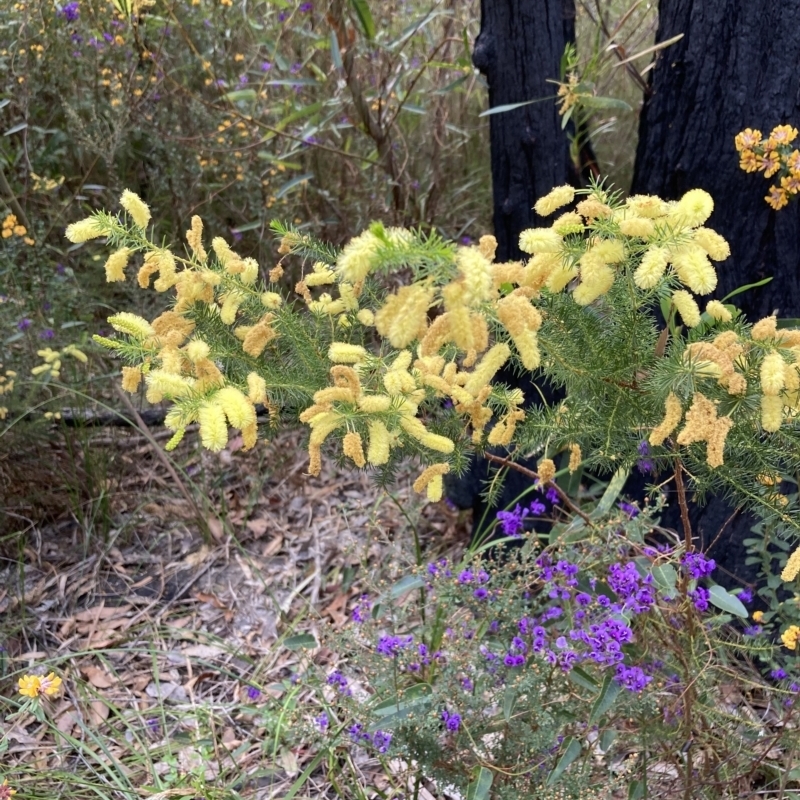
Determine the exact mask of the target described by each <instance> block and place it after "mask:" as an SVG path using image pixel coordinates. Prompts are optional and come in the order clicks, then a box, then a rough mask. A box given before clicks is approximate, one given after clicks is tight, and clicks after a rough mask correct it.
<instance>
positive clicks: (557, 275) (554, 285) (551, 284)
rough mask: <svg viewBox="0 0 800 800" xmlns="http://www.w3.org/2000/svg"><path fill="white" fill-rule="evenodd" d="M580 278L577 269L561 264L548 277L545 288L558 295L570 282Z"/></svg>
mask: <svg viewBox="0 0 800 800" xmlns="http://www.w3.org/2000/svg"><path fill="white" fill-rule="evenodd" d="M577 276H578V269H577V267H571V266H568V265H566V264H559V265H558V266H557V267H556V268H555V269H553V270H552V272H551V273H550V274H549V275H548V276H547V280H546V281H545V284H544V285H545V286H546V287H547V289H548V290H549V291H551V292H553V294H558V292H560V291H561V290H562V289H563V288H564V287H565V286H567V284H569V282H570V281H571V280H572V279H573V278H576V277H577Z"/></svg>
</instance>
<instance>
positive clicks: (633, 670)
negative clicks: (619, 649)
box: [614, 664, 653, 692]
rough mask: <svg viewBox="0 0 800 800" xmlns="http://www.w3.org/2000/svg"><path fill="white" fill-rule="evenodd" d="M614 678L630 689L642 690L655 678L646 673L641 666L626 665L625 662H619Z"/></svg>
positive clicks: (632, 690) (633, 690) (634, 690)
mask: <svg viewBox="0 0 800 800" xmlns="http://www.w3.org/2000/svg"><path fill="white" fill-rule="evenodd" d="M614 680H615V681H616V682H617V683H618V684H619V685H620V686H622V687H624V688H625V689H627V690H628V691H631V692H641V691H642V689H644V688H645V686H647V684H648V683H650V681H652V680H653V677H652V675H646V674H645V673H644V671H643V670H642V669H641V668H640V667H626V666H625V665H624V664H617V672H616V674H615V675H614Z"/></svg>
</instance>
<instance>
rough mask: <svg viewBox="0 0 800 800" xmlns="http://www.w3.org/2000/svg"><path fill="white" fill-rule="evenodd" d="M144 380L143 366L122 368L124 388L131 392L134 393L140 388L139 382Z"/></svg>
mask: <svg viewBox="0 0 800 800" xmlns="http://www.w3.org/2000/svg"><path fill="white" fill-rule="evenodd" d="M141 382H142V368H141V367H123V368H122V389H123V391H125V392H128V393H129V394H134V393H135V392H137V391H138V389H139V384H140V383H141Z"/></svg>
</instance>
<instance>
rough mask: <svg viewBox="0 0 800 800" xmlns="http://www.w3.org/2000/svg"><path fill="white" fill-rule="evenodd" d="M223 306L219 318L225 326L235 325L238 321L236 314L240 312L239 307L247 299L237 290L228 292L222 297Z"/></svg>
mask: <svg viewBox="0 0 800 800" xmlns="http://www.w3.org/2000/svg"><path fill="white" fill-rule="evenodd" d="M221 299H222V306H221V308H220V312H219V318H220V319H221V320H222V322H223V323H224V324H225V325H233V323H234V321H235V320H236V313H237V312H238V311H239V306H240V305H241V304H242V303H243V302H244V301H245V299H246V297H245V295H244V294H242V293H241V292H237V291H236V290H235V289H233V290H231V291H230V292H226V293H225V294H224V295H223V296H222V298H221Z"/></svg>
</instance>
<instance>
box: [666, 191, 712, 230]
mask: <svg viewBox="0 0 800 800" xmlns="http://www.w3.org/2000/svg"><path fill="white" fill-rule="evenodd" d="M713 210H714V200H713V199H712V197H711V195H710V194H709V193H708V192H706V191H704V190H703V189H690V190H689V191H688V192H686V194H685V195H684V196H683V197H681V199H680V200H678V202H677V204H676V205H675V206H674V207H673V208H671V209H670V212H669V216H670V217H675V218H676V219H679V220H680V221H681V222H682V223H683V224H684V225H688V226H689V227H690V228H696V227H698V226H699V225H702V224H703V223H704V222H705V221H706V220H707V219H708V218H709V217H710V216H711V212H712V211H713Z"/></svg>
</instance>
